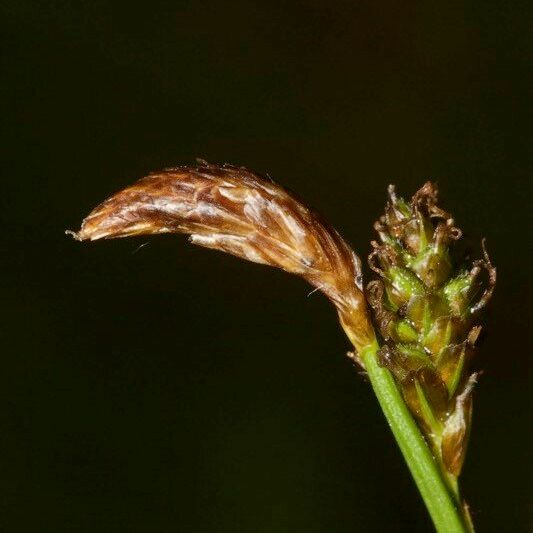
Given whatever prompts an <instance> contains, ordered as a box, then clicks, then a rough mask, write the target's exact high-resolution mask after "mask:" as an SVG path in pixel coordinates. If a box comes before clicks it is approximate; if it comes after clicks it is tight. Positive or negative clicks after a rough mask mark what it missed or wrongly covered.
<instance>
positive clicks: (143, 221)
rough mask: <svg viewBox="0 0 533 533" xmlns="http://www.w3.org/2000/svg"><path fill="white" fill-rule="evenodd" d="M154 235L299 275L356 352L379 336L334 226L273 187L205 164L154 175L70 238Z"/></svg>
mask: <svg viewBox="0 0 533 533" xmlns="http://www.w3.org/2000/svg"><path fill="white" fill-rule="evenodd" d="M71 233H72V232H71ZM157 233H188V234H190V235H191V237H190V239H191V241H192V242H193V243H195V244H198V245H200V246H204V247H206V248H213V249H216V250H222V251H224V252H227V253H230V254H233V255H236V256H238V257H241V258H244V259H248V260H249V261H253V262H256V263H263V264H266V265H271V266H274V267H278V268H281V269H283V270H285V271H287V272H290V273H293V274H297V275H299V276H301V277H303V278H304V279H306V280H307V281H308V282H309V283H310V284H311V285H313V286H314V287H316V288H317V289H319V290H321V291H322V292H323V293H324V294H326V295H327V296H328V298H329V299H330V300H331V301H332V302H333V303H334V304H335V306H336V307H337V310H338V312H339V316H340V319H341V323H342V325H343V327H344V328H345V330H346V331H347V333H348V335H349V337H350V339H351V340H352V342H353V343H354V344H355V346H356V348H358V349H360V348H363V347H365V346H367V345H368V344H370V343H371V342H372V340H373V338H374V333H373V329H372V326H371V324H370V321H369V318H368V315H367V309H366V303H365V299H364V296H363V293H362V278H361V262H360V260H359V258H358V257H357V256H356V255H355V253H354V252H353V250H352V249H351V248H350V247H349V246H348V244H347V243H346V242H345V241H344V240H343V239H342V237H341V236H340V235H339V234H338V233H337V232H336V231H335V230H334V229H333V228H332V227H331V226H329V225H328V224H327V223H326V222H325V221H323V220H322V219H321V218H320V217H319V216H318V215H317V214H316V213H314V212H313V211H312V210H311V209H309V208H308V207H307V206H305V205H304V204H303V203H301V202H300V201H298V200H297V199H296V198H295V197H294V196H293V195H291V194H289V193H288V192H287V191H286V190H285V189H283V188H282V187H280V186H279V185H277V184H275V183H273V182H272V181H267V180H265V179H262V178H260V177H258V176H257V175H256V174H254V173H252V172H250V171H249V170H246V169H244V168H239V167H234V166H230V165H223V166H218V165H212V164H208V163H205V162H203V161H202V162H200V164H199V165H198V166H196V167H178V168H171V169H167V170H163V171H161V172H155V173H152V174H150V175H149V176H147V177H145V178H143V179H141V180H139V181H138V182H137V183H135V184H133V185H131V186H130V187H127V188H126V189H124V190H122V191H120V192H119V193H117V194H115V195H113V196H111V197H110V198H108V199H107V200H106V201H105V202H103V203H102V204H100V205H99V206H98V207H96V208H95V209H94V210H93V211H92V212H91V213H90V214H89V216H88V217H87V218H85V220H84V221H83V223H82V226H81V229H80V231H79V232H78V233H72V234H73V235H74V237H75V238H76V239H78V240H97V239H111V238H117V237H128V236H131V235H146V234H157Z"/></svg>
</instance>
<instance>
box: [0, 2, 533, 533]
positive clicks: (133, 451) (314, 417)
mask: <svg viewBox="0 0 533 533" xmlns="http://www.w3.org/2000/svg"><path fill="white" fill-rule="evenodd" d="M436 4H438V3H433V2H427V3H412V2H354V1H346V2H331V1H330V2H317V1H306V2H303V1H293V2H231V3H230V2H220V1H219V2H217V1H202V2H200V1H196V2H170V1H168V2H151V3H148V2H145V3H142V4H141V3H131V2H103V1H102V2H71V1H55V2H36V1H27V0H16V1H15V0H11V1H4V2H2V22H3V41H4V43H3V47H2V48H3V54H2V74H3V83H2V119H3V120H2V123H3V126H4V127H3V131H2V133H3V140H2V167H3V181H2V185H3V192H2V195H1V197H0V198H1V215H2V217H3V221H2V227H3V234H2V243H3V254H2V256H3V261H2V264H3V267H4V272H3V274H2V278H1V279H2V302H3V304H2V306H1V312H2V317H1V320H2V328H1V331H2V334H1V338H2V372H1V376H2V377H1V382H0V391H1V395H2V402H1V407H0V413H1V416H2V422H1V432H0V457H1V459H0V461H1V471H0V502H1V505H2V508H1V513H0V522H1V523H0V528H1V529H2V530H5V531H8V532H11V531H14V532H18V531H39V532H58V531H77V532H93V531H102V532H115V531H121V532H122V531H125V532H126V531H127V532H129V531H143V532H144V531H150V532H154V531H155V532H167V531H191V532H226V531H227V532H236V531H245V532H248V531H250V532H284V531H287V532H300V531H301V532H349V531H372V532H373V531H394V532H395V531H398V532H399V531H420V532H422V531H431V525H430V522H429V520H428V518H427V516H426V512H425V510H424V508H423V506H422V504H421V501H420V498H419V496H418V494H417V493H416V490H415V488H414V485H413V483H412V481H411V479H410V477H409V474H408V472H407V469H406V468H405V466H404V464H403V462H402V458H401V456H400V453H399V452H398V450H397V449H396V446H395V444H394V441H393V439H392V437H391V435H390V434H389V431H388V429H387V427H386V424H385V422H384V419H383V417H382V415H381V413H380V411H379V409H378V407H377V403H376V401H375V399H374V397H373V395H372V393H371V391H370V388H369V386H368V384H367V383H366V382H365V380H364V379H363V378H362V377H361V376H358V375H357V372H356V371H355V370H354V369H353V367H352V366H351V364H350V362H349V361H348V359H347V358H346V357H345V356H344V353H345V351H346V350H347V349H348V348H349V344H348V342H347V340H346V339H345V338H344V337H343V334H342V332H341V330H340V328H339V326H338V325H337V323H336V318H335V313H334V312H333V310H332V308H331V306H330V305H329V303H328V302H327V301H326V299H325V298H323V297H322V296H320V295H319V294H314V295H313V296H311V297H309V298H307V297H306V295H307V293H308V292H309V290H310V289H309V287H307V286H306V285H305V284H304V282H303V281H301V280H299V279H296V278H293V277H290V276H287V275H286V274H284V273H282V272H279V271H275V270H271V269H268V268H266V267H262V266H257V265H251V264H247V263H244V262H241V261H238V260H235V259H233V258H231V257H227V256H224V255H222V254H217V253H215V252H211V251H206V250H203V249H199V248H194V247H192V246H190V245H188V244H187V242H186V239H185V238H184V237H160V238H150V239H137V240H122V241H110V242H102V243H97V244H92V245H81V244H78V243H76V242H74V241H73V240H71V239H68V238H67V237H65V236H64V235H63V231H64V229H66V228H72V229H77V228H78V227H79V224H80V222H81V219H82V218H83V216H85V215H86V214H87V213H88V211H89V210H90V209H91V208H92V207H93V206H94V205H95V204H96V203H98V202H99V201H101V200H103V199H104V198H105V197H106V196H108V195H109V194H110V193H112V192H114V191H116V190H117V189H119V188H121V187H122V186H125V185H126V184H129V183H131V182H132V181H133V180H135V179H137V178H138V177H141V176H143V175H144V174H146V173H147V172H149V171H150V170H154V169H159V168H162V167H165V166H170V165H176V164H184V163H191V162H192V161H193V160H194V158H195V157H197V156H199V157H204V158H206V159H208V160H210V161H215V162H225V161H227V162H232V163H235V164H239V165H246V166H248V167H250V168H252V169H255V170H257V171H259V172H263V173H264V172H268V173H269V174H270V175H271V176H273V177H274V178H275V179H277V180H278V181H280V182H281V183H283V184H284V185H286V186H288V187H290V188H292V189H294V190H296V191H298V193H299V194H300V196H302V197H303V198H305V199H306V200H307V201H308V202H309V203H310V204H311V205H313V206H315V207H316V208H317V209H318V210H319V211H321V212H322V213H323V214H324V215H325V216H326V217H327V218H329V220H331V222H332V223H333V224H334V225H335V226H336V227H337V228H339V229H340V231H341V232H342V233H343V234H344V236H345V237H346V238H347V240H348V241H349V242H351V243H352V245H353V246H354V248H355V249H356V250H357V251H358V252H359V253H360V254H361V256H366V255H367V253H368V251H369V247H370V245H369V241H370V239H371V238H373V237H374V235H373V230H372V222H373V221H374V220H375V219H376V218H377V216H378V215H379V214H380V212H381V211H382V208H383V204H384V199H385V189H386V185H387V184H388V183H389V182H391V181H392V182H395V183H397V185H398V188H399V189H400V191H403V192H404V193H405V194H406V195H411V194H412V193H413V192H414V191H415V190H416V188H417V187H418V186H420V185H421V184H422V183H423V181H424V180H426V179H428V178H432V179H436V180H437V181H438V183H439V184H440V187H441V192H442V200H443V205H444V207H445V208H448V209H450V210H453V212H454V213H455V216H456V220H457V222H458V224H459V226H460V227H462V228H463V229H464V230H465V233H466V234H467V239H470V242H473V243H477V242H478V241H479V238H480V237H481V235H485V236H487V238H488V246H489V249H490V251H491V254H492V257H493V260H494V262H495V264H496V265H497V266H498V274H499V285H498V289H497V293H496V296H495V298H494V301H493V305H492V308H491V312H490V313H489V317H488V334H487V335H486V338H485V340H484V343H483V346H482V347H481V350H480V354H479V362H480V366H481V367H482V368H484V370H485V374H484V376H483V378H482V379H481V383H480V385H479V387H478V389H477V392H476V398H475V418H474V426H473V434H472V439H471V447H470V450H469V456H468V460H467V463H466V467H465V470H464V475H463V487H464V493H465V495H466V496H467V498H468V500H469V502H470V504H471V506H472V511H473V515H474V518H475V521H476V523H477V525H478V528H479V531H481V532H484V531H494V532H502V531H513V532H516V531H527V530H529V531H531V528H532V527H533V522H532V520H531V514H530V510H531V509H530V508H528V502H529V498H530V493H531V483H530V481H531V467H530V460H531V438H530V432H531V431H530V427H531V416H530V411H531V402H530V396H531V378H530V372H531V368H532V363H531V341H530V340H528V339H530V329H528V326H529V325H530V318H529V316H528V306H529V304H530V301H531V293H530V292H529V289H528V280H529V271H530V260H531V255H530V254H529V255H528V252H529V251H530V248H529V246H528V245H529V232H530V225H529V222H530V219H529V212H530V197H531V196H530V194H531V189H530V186H529V185H530V172H529V169H526V146H528V147H529V145H530V141H531V138H529V139H527V137H528V134H529V130H530V127H531V125H530V123H529V124H526V111H527V108H528V104H530V102H528V101H527V99H526V96H527V93H526V89H528V88H529V86H528V84H527V83H526V73H527V69H526V64H527V62H528V61H529V62H530V61H531V55H530V53H529V51H530V50H529V44H530V43H529V42H528V34H529V33H530V30H531V28H530V25H529V22H528V19H529V17H528V16H526V15H527V14H526V13H525V12H524V11H523V9H522V7H525V6H526V2H523V3H522V4H523V6H521V2H512V3H509V2H493V3H490V2H489V3H487V2H466V3H463V2H445V3H440V4H441V5H436ZM529 20H530V19H529ZM144 242H149V245H148V246H145V247H143V248H141V249H140V250H138V247H139V245H140V244H143V243H144ZM368 277H369V276H368V275H367V279H368Z"/></svg>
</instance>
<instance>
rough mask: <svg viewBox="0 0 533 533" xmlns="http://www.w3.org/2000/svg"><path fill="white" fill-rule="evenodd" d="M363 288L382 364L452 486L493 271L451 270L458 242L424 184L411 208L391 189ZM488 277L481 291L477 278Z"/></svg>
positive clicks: (485, 262)
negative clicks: (374, 277) (372, 276)
mask: <svg viewBox="0 0 533 533" xmlns="http://www.w3.org/2000/svg"><path fill="white" fill-rule="evenodd" d="M375 229H376V230H377V232H378V235H379V238H380V241H381V242H380V243H377V242H373V243H372V245H373V247H374V250H373V252H372V253H371V254H370V257H369V263H370V266H371V268H372V269H373V270H374V271H375V272H377V273H378V274H379V276H380V278H381V279H380V280H379V281H372V282H371V283H370V284H369V285H368V288H367V295H368V300H369V303H370V305H371V307H372V308H373V311H374V316H375V319H376V322H377V324H378V326H379V329H380V332H381V335H382V337H383V339H384V340H385V343H386V344H385V345H384V346H383V347H382V348H381V349H380V352H379V354H378V356H379V359H380V363H381V364H382V365H383V366H385V367H386V368H388V369H389V370H390V371H391V372H392V374H393V375H394V377H395V379H396V381H397V383H398V384H399V386H400V389H401V391H402V393H403V396H404V398H405V401H406V403H407V404H408V406H409V408H410V409H411V411H412V413H413V415H414V416H415V418H416V419H417V420H418V422H419V424H420V426H421V428H422V430H423V432H424V434H425V436H426V438H427V440H428V441H429V442H430V443H431V446H432V448H433V452H434V454H435V455H436V456H437V458H438V459H439V462H440V463H441V464H442V467H443V469H444V472H445V474H446V475H447V476H448V477H449V478H451V480H452V483H453V480H455V479H456V478H457V477H458V476H459V474H460V472H461V467H462V465H463V461H464V457H465V453H466V445H467V441H468V434H469V429H470V420H471V416H472V390H473V387H474V384H475V382H476V374H475V373H471V374H469V371H468V369H469V363H470V361H471V359H472V355H473V352H474V346H475V343H476V340H477V338H478V336H479V333H480V331H481V327H480V326H479V325H477V321H478V319H479V314H480V311H481V310H482V308H483V307H484V306H485V305H486V304H487V302H488V300H489V299H490V297H491V296H492V292H493V290H494V286H495V284H496V269H495V268H494V267H493V265H492V264H491V262H490V259H489V257H488V254H487V251H486V249H485V244H484V243H483V256H484V257H483V259H481V260H477V261H474V263H473V264H472V266H471V267H470V268H466V267H464V268H460V269H456V268H454V264H453V258H452V254H451V250H450V248H451V246H452V245H453V243H454V242H455V241H457V240H458V239H459V238H460V237H461V231H460V230H459V229H458V228H457V227H456V226H455V225H454V220H453V219H452V217H451V216H450V215H449V214H448V213H446V212H445V211H443V210H442V209H441V208H440V207H438V206H437V188H436V186H435V185H434V184H433V183H430V182H428V183H426V184H425V185H424V186H423V187H422V188H421V189H420V190H419V191H418V192H417V193H416V194H415V195H414V196H413V198H412V200H411V202H410V203H407V202H405V201H404V200H403V199H402V198H400V197H398V196H397V195H396V192H395V189H394V187H393V186H390V187H389V201H388V203H387V206H386V209H385V214H384V215H383V216H382V217H381V218H380V219H379V221H378V222H376V224H375ZM483 270H484V271H486V274H487V275H486V281H485V287H483V283H482V282H481V281H480V274H481V272H482V271H483Z"/></svg>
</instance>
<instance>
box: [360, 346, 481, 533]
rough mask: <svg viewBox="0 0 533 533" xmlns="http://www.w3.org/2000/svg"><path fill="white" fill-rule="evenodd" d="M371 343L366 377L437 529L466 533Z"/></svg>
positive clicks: (363, 356)
mask: <svg viewBox="0 0 533 533" xmlns="http://www.w3.org/2000/svg"><path fill="white" fill-rule="evenodd" d="M378 348H379V346H378V345H377V343H374V344H372V345H370V346H367V347H366V348H365V349H363V350H361V359H362V360H363V362H364V364H365V368H366V371H367V372H368V377H369V378H370V382H371V383H372V387H373V389H374V392H375V394H376V396H377V399H378V401H379V404H380V405H381V409H382V410H383V413H384V414H385V418H386V419H387V422H388V423H389V426H390V428H391V430H392V433H393V434H394V437H395V439H396V441H397V443H398V446H399V447H400V450H401V452H402V454H403V456H404V458H405V461H406V463H407V466H408V467H409V470H410V471H411V474H412V476H413V478H414V480H415V483H416V485H417V487H418V490H419V491H420V494H421V495H422V498H423V500H424V503H425V504H426V507H427V509H428V511H429V514H430V515H431V518H432V520H433V523H434V525H435V528H436V529H437V531H438V532H439V533H466V532H469V531H470V528H469V527H468V526H467V525H466V523H465V520H464V518H463V512H462V509H461V506H460V504H459V503H458V502H457V500H456V498H455V496H454V494H453V492H452V491H451V490H450V488H449V487H448V485H447V483H446V481H445V480H444V479H443V477H442V474H441V471H440V468H439V465H438V463H437V461H436V460H435V458H434V457H433V454H432V453H431V451H430V449H429V446H428V445H427V443H426V441H425V440H424V437H423V436H422V434H421V433H420V430H419V429H418V426H417V425H416V422H415V421H414V420H413V417H412V416H411V413H410V412H409V409H408V408H407V406H406V404H405V402H404V400H403V398H402V395H401V393H400V391H399V390H398V388H397V386H396V384H395V382H394V379H393V377H392V375H391V374H390V372H389V371H388V370H387V369H385V368H383V367H381V366H380V365H379V364H378V361H377V357H376V352H377V350H378Z"/></svg>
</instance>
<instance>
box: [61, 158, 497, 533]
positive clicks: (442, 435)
mask: <svg viewBox="0 0 533 533" xmlns="http://www.w3.org/2000/svg"><path fill="white" fill-rule="evenodd" d="M375 228H376V230H377V232H378V234H379V238H380V241H381V242H380V243H377V242H373V243H372V245H373V247H374V250H373V252H372V253H371V254H370V257H369V264H370V267H371V268H372V270H374V271H375V272H377V273H378V274H379V277H380V279H379V280H375V281H372V282H371V283H370V284H369V285H368V287H367V289H366V291H365V290H364V288H363V282H362V272H361V261H360V260H359V258H358V257H357V255H356V254H355V253H354V251H353V250H352V249H351V248H350V246H349V245H348V244H347V243H346V241H344V239H343V238H342V237H341V236H340V235H339V233H338V232H337V231H336V230H335V229H334V228H332V227H331V226H330V225H329V224H328V223H327V222H325V221H324V220H323V219H322V218H321V217H320V216H319V215H318V214H317V213H315V212H314V211H313V210H312V209H310V208H309V207H307V206H306V205H305V204H304V203H302V202H301V201H300V200H298V199H297V198H296V197H295V196H294V195H293V194H292V193H289V192H288V191H287V190H285V189H284V188H283V187H281V186H279V185H277V184H276V183H274V182H273V181H272V180H270V179H263V178H261V177H259V176H258V175H257V174H254V173H253V172H251V171H249V170H247V169H245V168H242V167H235V166H231V165H213V164H209V163H206V162H205V161H201V160H200V161H199V162H198V165H197V166H183V167H177V168H169V169H165V170H162V171H160V172H154V173H152V174H150V175H149V176H147V177H145V178H142V179H140V180H139V181H137V182H136V183H134V184H133V185H131V186H129V187H126V188H125V189H123V190H122V191H120V192H118V193H116V194H114V195H113V196H111V197H110V198H108V199H107V200H105V201H104V202H103V203H102V204H100V205H99V206H97V207H96V208H95V209H94V210H93V211H92V212H91V213H90V214H89V215H88V216H87V217H86V218H85V220H84V221H83V223H82V226H81V229H80V230H79V231H78V232H77V233H75V232H72V231H67V233H69V234H71V235H73V236H74V237H75V238H76V239H78V240H80V241H85V240H90V241H94V240H98V239H113V238H118V237H128V236H134V235H153V234H163V233H185V234H189V235H190V240H191V242H193V243H194V244H198V245H200V246H204V247H206V248H212V249H215V250H220V251H223V252H227V253H229V254H232V255H235V256H237V257H240V258H243V259H247V260H249V261H252V262H255V263H262V264H265V265H270V266H273V267H277V268H280V269H282V270H285V271H286V272H290V273H291V274H296V275H298V276H300V277H302V278H304V279H305V280H306V281H307V282H309V283H310V284H311V285H312V286H313V287H315V290H320V291H321V292H323V293H324V294H325V295H326V296H327V297H328V298H329V299H330V301H331V302H332V303H333V304H334V306H335V307H336V309H337V312H338V315H339V320H340V323H341V325H342V327H343V329H344V331H345V332H346V334H347V335H348V337H349V339H350V341H351V342H352V344H353V345H354V347H355V349H356V352H355V353H354V354H350V355H351V356H352V358H353V359H354V360H355V361H356V362H357V363H358V364H360V365H361V366H363V367H364V369H365V370H366V372H367V375H368V377H369V380H370V382H371V384H372V387H373V389H374V392H375V393H376V397H377V399H378V401H379V403H380V406H381V408H382V410H383V413H384V414H385V417H386V419H387V421H388V423H389V425H390V428H391V430H392V432H393V434H394V436H395V438H396V441H397V443H398V445H399V447H400V449H401V451H402V454H403V456H404V458H405V460H406V462H407V465H408V467H409V469H410V471H411V474H412V475H413V478H414V481H415V483H416V485H417V487H418V489H419V491H420V494H421V496H422V498H423V499H424V502H425V504H426V507H427V509H428V511H429V513H430V515H431V517H432V519H433V523H434V524H435V527H436V529H437V531H438V532H439V533H465V532H467V531H468V532H472V531H473V525H472V522H471V520H470V516H469V512H468V508H467V506H466V504H465V503H464V502H463V500H462V498H461V497H460V494H459V490H458V483H457V478H458V476H459V474H460V472H461V467H462V465H463V461H464V457H465V451H466V445H467V441H468V434H469V430H470V421H471V416H472V390H473V387H474V384H475V382H476V374H475V373H471V372H470V371H469V363H470V360H471V358H472V355H473V351H474V346H475V343H476V340H477V338H478V336H479V333H480V330H481V328H480V326H479V325H478V316H479V314H480V311H481V310H482V309H483V307H484V306H485V305H486V304H487V302H488V301H489V299H490V298H491V296H492V292H493V289H494V286H495V284H496V269H495V268H494V267H493V266H492V264H491V262H490V260H489V257H488V255H487V252H486V250H485V246H484V245H483V254H484V257H483V259H481V260H477V261H474V263H473V265H472V266H471V267H470V268H463V269H457V268H455V265H454V262H453V258H452V255H451V254H450V246H451V245H452V244H453V243H454V242H455V241H456V240H458V239H459V238H460V236H461V231H460V230H459V229H458V228H456V227H455V225H454V221H453V219H452V218H451V216H450V215H449V214H448V213H446V212H445V211H443V210H442V209H440V208H439V207H438V206H437V189H436V187H435V185H433V184H432V183H429V182H428V183H426V184H425V185H424V186H423V187H422V188H421V189H420V190H419V191H418V192H417V193H416V194H415V195H414V196H413V198H412V200H411V202H410V203H407V202H405V201H404V200H403V199H402V198H400V197H398V196H397V195H396V193H395V190H394V187H393V186H390V187H389V201H388V203H387V206H386V210H385V215H384V216H382V217H381V218H380V220H379V221H378V222H377V223H376V224H375ZM482 271H485V272H486V273H487V275H486V281H485V287H484V288H483V284H482V283H481V282H480V279H481V278H482V277H483V276H481V273H482ZM367 302H368V304H369V305H367ZM369 307H370V308H371V310H372V314H373V319H374V323H375V324H376V325H377V329H378V330H379V332H380V334H381V338H382V341H383V342H382V346H381V348H380V347H379V345H378V340H377V339H376V334H375V331H374V327H373V324H372V319H371V316H370V312H369V309H368V308H369Z"/></svg>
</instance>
